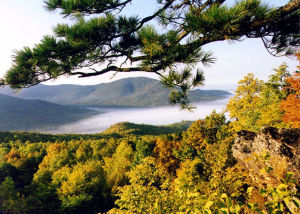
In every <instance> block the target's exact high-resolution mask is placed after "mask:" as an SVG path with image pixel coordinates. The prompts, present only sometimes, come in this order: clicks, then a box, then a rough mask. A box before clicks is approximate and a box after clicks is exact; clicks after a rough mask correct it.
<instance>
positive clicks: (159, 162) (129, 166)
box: [0, 112, 299, 214]
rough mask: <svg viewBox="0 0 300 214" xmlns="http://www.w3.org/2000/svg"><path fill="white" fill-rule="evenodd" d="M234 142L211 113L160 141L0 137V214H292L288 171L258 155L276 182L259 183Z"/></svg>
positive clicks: (229, 131) (140, 137)
mask: <svg viewBox="0 0 300 214" xmlns="http://www.w3.org/2000/svg"><path fill="white" fill-rule="evenodd" d="M129 131H130V130H129ZM128 133H130V132H128ZM234 136H235V134H234V132H233V129H232V126H231V123H228V122H226V119H225V116H224V115H223V114H217V113H215V112H213V113H212V114H211V115H209V116H207V117H206V118H205V119H203V120H199V121H196V122H195V123H193V124H192V125H191V126H190V127H189V128H188V130H187V131H185V132H182V133H178V134H169V135H160V136H154V135H143V134H142V133H140V134H137V135H132V134H128V135H126V134H123V135H122V136H121V135H112V134H111V135H105V134H97V135H43V134H39V135H38V134H31V133H0V137H1V143H0V196H1V197H0V213H11V214H14V213H28V214H31V213H78V214H79V213H96V212H107V211H108V213H178V212H182V213H220V212H221V213H224V212H227V213H241V212H246V213H249V212H250V213H260V212H261V211H265V212H268V213H278V212H277V211H278V210H279V211H280V212H279V213H288V212H290V211H291V210H293V209H294V210H296V212H297V206H299V200H298V199H297V197H298V196H297V191H296V190H297V189H296V188H295V184H294V180H293V178H292V174H291V173H289V172H288V171H287V170H286V168H285V167H286V166H285V165H282V164H280V165H278V166H276V165H275V166H276V167H277V168H274V169H273V168H270V165H269V158H270V157H269V156H268V154H258V155H257V156H255V157H256V158H257V161H258V162H260V164H265V165H263V166H264V167H265V169H266V171H265V172H264V173H274V174H272V176H273V175H275V174H276V176H277V180H278V182H279V183H274V184H268V186H267V187H266V186H264V185H265V184H264V185H263V184H262V183H258V180H256V179H252V177H249V173H250V172H249V171H247V170H248V169H246V168H244V167H243V166H241V165H239V163H237V162H236V160H235V159H234V157H233V156H232V150H231V147H232V144H233V140H234ZM271 160H272V159H270V161H271ZM270 163H271V162H270ZM278 176H280V177H278ZM282 182H283V183H282ZM298 211H299V208H298Z"/></svg>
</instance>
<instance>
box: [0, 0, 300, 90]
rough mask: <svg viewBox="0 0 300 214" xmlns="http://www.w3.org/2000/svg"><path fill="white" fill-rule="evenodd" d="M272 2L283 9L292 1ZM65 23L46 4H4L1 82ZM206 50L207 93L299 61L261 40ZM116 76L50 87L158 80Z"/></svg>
mask: <svg viewBox="0 0 300 214" xmlns="http://www.w3.org/2000/svg"><path fill="white" fill-rule="evenodd" d="M146 2H147V3H146ZM269 2H271V3H272V4H273V5H277V6H281V5H283V4H285V3H287V2H288V0H274V1H269ZM133 3H134V4H133V5H132V6H130V7H129V8H127V9H126V10H125V11H124V13H126V14H134V15H138V14H143V15H144V16H145V15H147V14H150V13H151V11H153V10H154V9H156V8H157V5H156V4H155V0H134V1H133ZM64 22H71V20H66V19H63V18H62V16H61V15H60V14H59V13H58V12H51V13H50V12H48V11H46V10H45V9H44V3H43V1H42V0H26V1H25V0H9V1H8V0H0V26H1V33H0V47H1V48H0V78H1V77H2V76H3V75H4V74H5V72H6V71H7V70H8V69H9V68H10V66H11V65H12V55H13V54H14V51H16V50H19V49H22V48H23V47H24V46H28V47H33V46H34V44H36V43H38V42H39V41H40V40H41V39H42V37H43V36H44V35H46V34H52V29H53V27H54V26H55V25H56V24H57V23H64ZM203 49H204V50H206V51H212V52H213V53H214V56H215V57H216V58H217V61H216V62H215V63H214V64H212V65H211V66H210V67H203V66H201V65H199V67H201V68H202V70H203V71H204V74H205V77H206V81H205V86H204V87H203V89H225V90H234V88H235V86H236V84H237V82H238V81H239V80H240V79H242V77H243V76H245V75H246V74H247V73H254V74H255V76H256V77H258V78H259V79H262V80H267V78H268V76H269V75H271V74H272V73H273V69H274V68H278V66H280V65H281V64H282V63H283V62H286V63H287V64H288V66H289V70H290V71H295V70H296V66H297V62H296V60H295V58H288V57H274V56H271V55H270V54H269V53H268V52H267V50H266V49H265V48H264V45H263V43H262V42H261V40H259V39H246V40H245V41H243V42H235V43H230V42H227V41H223V42H216V43H212V44H208V45H206V46H204V47H203ZM112 76H113V73H108V74H105V75H101V76H98V77H91V78H80V79H79V78H76V77H69V78H66V77H62V78H59V79H58V80H54V81H53V80H52V81H48V82H47V83H46V84H81V85H86V84H98V83H103V82H109V81H113V80H117V79H120V78H124V77H133V76H147V77H152V78H158V77H157V76H156V75H154V74H145V73H140V72H138V73H137V72H133V73H132V74H129V73H126V74H117V75H116V76H115V77H114V78H113V79H111V77H112Z"/></svg>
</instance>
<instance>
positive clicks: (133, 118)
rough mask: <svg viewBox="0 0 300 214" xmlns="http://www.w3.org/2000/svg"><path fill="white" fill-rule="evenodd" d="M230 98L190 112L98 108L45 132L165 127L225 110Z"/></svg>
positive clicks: (88, 131) (171, 108) (170, 108)
mask: <svg viewBox="0 0 300 214" xmlns="http://www.w3.org/2000/svg"><path fill="white" fill-rule="evenodd" d="M229 98H230V97H228V98H226V99H221V100H217V101H210V102H201V103H194V106H196V107H197V108H196V109H193V111H192V112H189V111H187V110H180V109H179V107H178V106H163V107H154V108H99V109H97V110H99V114H97V115H94V116H92V117H90V118H88V119H84V120H80V121H77V122H74V123H70V124H67V125H63V126H59V127H57V129H55V130H45V131H46V132H48V133H53V134H60V133H78V134H91V133H99V132H102V131H104V130H105V129H107V128H108V127H109V126H111V125H113V124H115V123H119V122H132V123H138V124H142V123H143V124H152V125H167V124H171V123H176V122H181V121H183V120H192V121H195V120H198V119H200V118H204V117H205V116H206V115H208V114H210V113H211V111H212V110H214V109H215V110H216V111H217V112H221V111H222V110H224V109H225V105H226V104H227V102H228V100H229Z"/></svg>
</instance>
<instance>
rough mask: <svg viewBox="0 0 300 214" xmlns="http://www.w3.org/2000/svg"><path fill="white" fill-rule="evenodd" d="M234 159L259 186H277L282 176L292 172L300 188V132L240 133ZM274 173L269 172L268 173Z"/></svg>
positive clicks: (235, 143) (292, 130) (274, 129)
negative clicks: (247, 171)
mask: <svg viewBox="0 0 300 214" xmlns="http://www.w3.org/2000/svg"><path fill="white" fill-rule="evenodd" d="M237 135H238V136H237V137H236V139H235V142H234V145H233V147H232V151H233V156H234V157H235V158H236V159H237V160H238V162H239V163H240V164H241V165H243V166H244V167H246V168H247V169H248V170H249V172H250V176H251V177H252V179H254V180H257V181H258V183H262V184H263V185H264V184H277V183H279V182H280V179H279V178H280V177H281V176H280V174H284V171H286V170H287V171H292V172H293V173H294V177H295V179H296V186H297V188H298V189H299V187H300V129H276V128H272V127H266V128H263V129H262V130H261V131H260V132H258V133H253V132H249V131H240V132H238V134H237ZM268 170H269V171H270V172H271V173H268V172H266V171H268Z"/></svg>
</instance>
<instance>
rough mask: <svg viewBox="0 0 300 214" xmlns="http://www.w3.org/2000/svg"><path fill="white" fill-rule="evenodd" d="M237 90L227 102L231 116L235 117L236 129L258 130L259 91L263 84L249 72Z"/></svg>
mask: <svg viewBox="0 0 300 214" xmlns="http://www.w3.org/2000/svg"><path fill="white" fill-rule="evenodd" d="M238 83H239V86H238V87H237V89H236V91H235V96H234V97H233V98H231V99H230V100H229V102H228V104H227V110H228V111H229V116H230V117H231V118H234V119H235V126H234V127H235V129H236V130H242V129H247V130H257V129H258V127H257V126H255V125H256V121H257V120H258V119H259V115H260V112H259V109H258V108H257V106H258V103H259V99H260V98H259V93H260V91H261V87H262V84H263V81H262V80H258V79H257V78H255V77H254V75H253V74H248V75H247V76H245V77H244V78H243V79H242V80H241V81H239V82H238Z"/></svg>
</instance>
